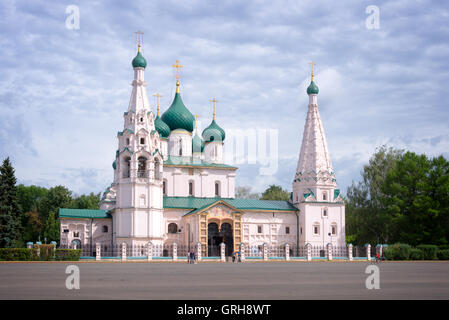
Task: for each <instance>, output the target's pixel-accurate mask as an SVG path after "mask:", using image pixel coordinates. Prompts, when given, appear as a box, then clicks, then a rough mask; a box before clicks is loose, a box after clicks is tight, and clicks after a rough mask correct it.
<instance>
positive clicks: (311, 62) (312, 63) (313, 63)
mask: <svg viewBox="0 0 449 320" xmlns="http://www.w3.org/2000/svg"><path fill="white" fill-rule="evenodd" d="M309 63H310V64H311V65H312V81H313V66H314V65H315V66H316V63H315V62H313V61H310V62H309Z"/></svg>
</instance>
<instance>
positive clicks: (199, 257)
mask: <svg viewBox="0 0 449 320" xmlns="http://www.w3.org/2000/svg"><path fill="white" fill-rule="evenodd" d="M196 259H197V261H198V262H200V261H201V242H198V243H197V244H196Z"/></svg>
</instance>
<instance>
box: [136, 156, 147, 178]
mask: <svg viewBox="0 0 449 320" xmlns="http://www.w3.org/2000/svg"><path fill="white" fill-rule="evenodd" d="M137 161H138V163H139V164H138V167H137V177H139V178H145V177H146V170H147V159H146V158H145V157H139V158H138V159H137Z"/></svg>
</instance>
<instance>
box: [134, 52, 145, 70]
mask: <svg viewBox="0 0 449 320" xmlns="http://www.w3.org/2000/svg"><path fill="white" fill-rule="evenodd" d="M146 67H147V60H145V58H144V57H143V55H142V54H141V53H140V51H138V52H137V56H135V58H134V59H133V68H146Z"/></svg>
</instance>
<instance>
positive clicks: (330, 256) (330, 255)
mask: <svg viewBox="0 0 449 320" xmlns="http://www.w3.org/2000/svg"><path fill="white" fill-rule="evenodd" d="M327 259H328V260H329V261H332V243H328V244H327Z"/></svg>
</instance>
